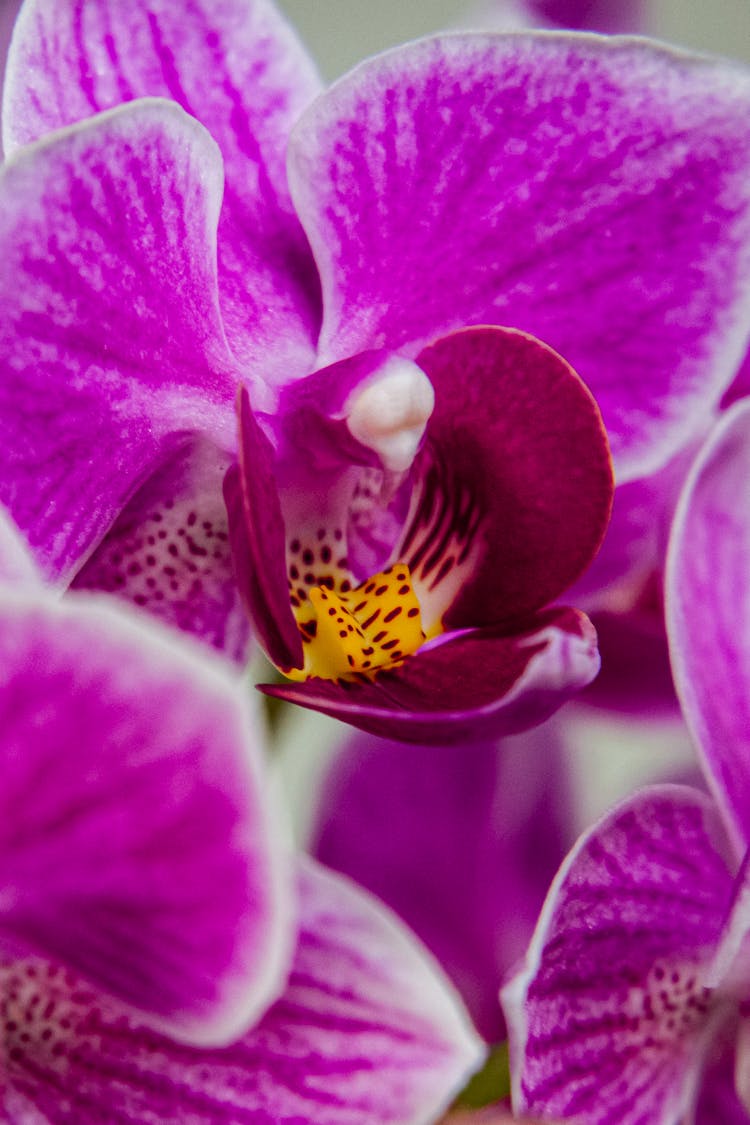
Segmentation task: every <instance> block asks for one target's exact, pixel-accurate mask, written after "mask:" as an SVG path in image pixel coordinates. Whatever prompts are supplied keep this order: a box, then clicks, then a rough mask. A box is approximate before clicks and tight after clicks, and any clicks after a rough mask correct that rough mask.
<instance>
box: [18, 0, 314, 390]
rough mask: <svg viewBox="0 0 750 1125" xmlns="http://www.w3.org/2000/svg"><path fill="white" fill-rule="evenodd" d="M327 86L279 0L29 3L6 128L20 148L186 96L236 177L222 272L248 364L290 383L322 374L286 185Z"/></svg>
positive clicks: (233, 338)
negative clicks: (315, 365) (299, 124)
mask: <svg viewBox="0 0 750 1125" xmlns="http://www.w3.org/2000/svg"><path fill="white" fill-rule="evenodd" d="M319 89H320V82H319V79H318V77H317V75H316V73H315V68H314V66H313V64H312V62H311V61H310V59H309V58H308V56H307V55H306V53H305V51H304V49H303V48H302V46H301V44H300V43H299V42H298V41H297V39H296V37H295V35H294V34H293V32H292V30H291V28H290V27H289V26H288V24H287V23H286V22H285V20H284V19H283V18H282V17H281V16H280V14H279V12H278V11H277V9H276V8H275V7H274V6H273V4H271V3H269V2H268V0H220V2H219V3H216V2H214V0H193V2H191V3H190V4H187V5H186V4H182V3H174V2H173V0H128V3H126V4H123V3H121V2H120V0H69V2H68V0H66V3H64V4H49V3H47V0H27V2H26V3H25V4H24V10H23V13H22V16H21V18H20V20H19V22H18V27H17V30H16V33H15V36H14V41H13V47H12V50H11V53H10V57H9V60H8V84H7V87H6V92H5V98H4V105H3V131H4V136H5V143H6V146H7V147H8V149H9V151H11V150H12V149H13V148H15V147H16V146H17V145H23V144H28V143H29V142H30V141H35V140H37V139H38V138H39V137H42V136H44V135H45V134H46V133H49V132H51V131H52V130H55V129H59V128H61V127H62V126H65V125H70V124H72V123H73V122H76V121H81V120H82V119H83V118H86V117H90V116H91V115H92V114H95V113H98V112H99V111H101V110H106V109H111V108H113V107H114V106H117V105H119V104H121V103H122V102H128V101H131V100H132V99H133V98H142V97H163V98H170V99H173V100H174V101H176V102H177V103H178V104H179V105H181V106H182V108H183V109H185V110H186V111H187V112H188V113H190V114H191V115H192V116H194V117H196V118H197V119H198V120H199V121H200V122H202V124H203V125H205V126H206V128H207V129H208V130H209V132H210V133H211V136H212V137H213V138H214V140H215V141H216V143H217V144H218V146H219V148H220V150H221V154H222V157H223V160H224V166H225V169H226V192H225V196H224V202H223V206H222V210H221V219H220V222H219V247H218V254H219V263H218V269H219V286H220V292H221V307H222V314H223V319H224V325H225V327H226V329H227V334H228V337H229V339H230V342H231V344H232V348H233V350H234V352H235V354H236V355H237V357H238V359H240V360H241V361H242V362H243V364H244V365H245V367H246V369H247V367H248V365H249V367H250V368H251V369H252V371H253V373H254V374H256V375H258V376H261V377H263V378H268V377H269V376H273V375H274V374H275V375H277V376H278V377H279V378H289V377H290V376H291V375H295V374H302V373H304V371H305V370H307V369H309V365H310V359H311V357H312V354H313V343H314V339H315V336H316V334H317V330H318V321H319V315H320V314H319V307H318V306H319V297H318V282H317V278H316V276H315V267H314V264H313V262H312V259H311V256H310V251H309V249H308V247H307V243H306V240H305V237H304V235H303V233H302V231H301V229H300V225H299V221H298V220H297V217H296V215H295V214H294V210H293V208H292V205H291V203H290V200H289V193H288V189H287V185H286V170H285V154H286V143H287V137H288V134H289V130H290V129H291V126H292V124H293V123H294V121H295V120H296V119H297V117H298V116H299V114H300V112H301V111H302V109H303V108H304V107H305V106H306V105H307V104H308V102H309V101H310V100H311V99H312V98H313V97H314V96H315V95H316V94H317V93H318V92H319ZM274 365H276V366H274Z"/></svg>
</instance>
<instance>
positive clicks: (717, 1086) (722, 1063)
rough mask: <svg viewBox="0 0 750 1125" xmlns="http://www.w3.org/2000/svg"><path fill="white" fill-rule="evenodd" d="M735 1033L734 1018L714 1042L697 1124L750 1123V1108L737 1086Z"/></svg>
mask: <svg viewBox="0 0 750 1125" xmlns="http://www.w3.org/2000/svg"><path fill="white" fill-rule="evenodd" d="M735 1032H736V1027H735V1025H734V1022H733V1021H732V1023H730V1025H729V1026H728V1027H727V1028H726V1030H725V1031H724V1033H723V1034H720V1035H719V1036H717V1040H716V1042H715V1043H712V1044H711V1048H710V1051H709V1053H708V1057H707V1060H706V1069H705V1072H704V1074H703V1081H702V1082H701V1089H700V1094H699V1096H698V1100H697V1103H696V1107H695V1117H694V1118H693V1121H694V1123H695V1125H750V1111H748V1110H747V1109H746V1108H745V1106H744V1105H743V1104H742V1102H741V1101H740V1098H739V1096H738V1094H737V1090H736V1088H735V1080H734V1071H735V1042H734V1039H735Z"/></svg>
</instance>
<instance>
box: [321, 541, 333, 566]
mask: <svg viewBox="0 0 750 1125" xmlns="http://www.w3.org/2000/svg"><path fill="white" fill-rule="evenodd" d="M320 557H321V559H322V560H323V562H324V563H329V562H330V561H331V548H330V547H329V546H328V544H327V543H326V545H325V547H321V549H320Z"/></svg>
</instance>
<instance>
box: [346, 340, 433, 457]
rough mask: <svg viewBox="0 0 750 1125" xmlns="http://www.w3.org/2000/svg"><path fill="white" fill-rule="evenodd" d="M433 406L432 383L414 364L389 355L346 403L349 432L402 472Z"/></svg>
mask: <svg viewBox="0 0 750 1125" xmlns="http://www.w3.org/2000/svg"><path fill="white" fill-rule="evenodd" d="M434 406H435V392H434V390H433V389H432V383H431V382H430V380H429V379H428V378H427V376H426V375H425V373H424V371H422V369H421V368H420V367H417V365H416V363H412V362H411V360H409V359H403V358H402V357H401V356H397V355H394V356H391V357H389V359H387V360H386V362H385V363H384V364H383V365H382V367H380V368H379V369H378V370H377V371H376V372H374V373H373V374H372V375H371V376H370V377H369V379H368V380H367V382H366V383H365V384H364V385H363V386H362V387H358V388H357V390H356V391H354V393H353V394H352V395H351V397H350V399H349V401H348V402H347V404H346V408H345V409H346V421H347V425H348V427H349V432H350V433H351V434H352V436H353V437H355V438H356V439H357V441H359V442H361V443H362V445H366V446H367V448H368V449H372V450H373V451H374V452H375V453H377V455H378V456H379V457H380V460H381V461H382V462H383V467H384V468H385V469H387V470H389V471H390V472H392V473H403V472H405V471H406V470H407V469H408V468H409V466H410V465H411V463H412V461H413V460H414V456H415V454H416V452H417V449H418V448H419V443H420V441H421V440H422V435H423V434H424V431H425V427H426V425H427V423H428V421H429V419H430V415H431V414H432V411H433V409H434Z"/></svg>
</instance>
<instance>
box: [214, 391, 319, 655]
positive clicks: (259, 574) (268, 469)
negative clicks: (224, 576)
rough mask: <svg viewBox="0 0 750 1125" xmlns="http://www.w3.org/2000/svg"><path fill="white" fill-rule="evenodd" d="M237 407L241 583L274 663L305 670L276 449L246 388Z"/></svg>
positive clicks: (232, 498)
mask: <svg viewBox="0 0 750 1125" xmlns="http://www.w3.org/2000/svg"><path fill="white" fill-rule="evenodd" d="M237 407H238V414H239V425H240V451H239V463H238V464H234V465H232V466H231V468H230V469H229V471H228V473H227V475H226V477H225V479H224V500H225V503H226V507H227V516H228V520H229V535H230V541H231V544H232V557H233V560H234V570H235V574H236V578H237V585H238V587H239V591H240V595H241V596H242V598H243V600H244V602H245V605H246V607H247V610H248V613H249V614H250V618H251V620H252V622H253V625H254V626H255V628H256V630H257V632H258V635H259V637H260V639H261V641H262V642H263V646H264V648H265V650H266V652H267V653H268V656H269V657H270V659H271V660H272V661H273V662H274V664H276V665H277V666H278V667H279V668H301V667H302V665H303V663H304V657H303V654H302V641H301V639H300V634H299V630H298V628H297V623H296V621H295V619H294V615H293V614H292V607H291V604H290V601H289V587H288V586H287V577H286V542H285V531H284V520H283V517H282V514H281V505H280V503H279V496H278V489H277V483H276V478H275V475H274V451H273V447H272V445H271V442H270V441H269V440H268V438H267V437H266V435H265V434H264V432H263V430H262V429H261V427H260V425H259V423H258V420H257V418H256V417H255V415H254V414H253V410H252V407H251V406H250V399H249V397H248V394H247V391H246V390H244V388H243V389H242V390H241V391H240V393H239V395H238V400H237Z"/></svg>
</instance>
